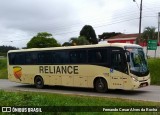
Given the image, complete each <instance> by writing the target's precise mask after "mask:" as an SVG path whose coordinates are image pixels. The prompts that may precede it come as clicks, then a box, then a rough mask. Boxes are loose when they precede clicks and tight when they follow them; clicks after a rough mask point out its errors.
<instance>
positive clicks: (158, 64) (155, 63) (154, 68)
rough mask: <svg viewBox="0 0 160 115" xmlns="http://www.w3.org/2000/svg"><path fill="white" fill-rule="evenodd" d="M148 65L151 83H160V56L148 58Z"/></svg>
mask: <svg viewBox="0 0 160 115" xmlns="http://www.w3.org/2000/svg"><path fill="white" fill-rule="evenodd" d="M148 66H149V70H150V75H151V84H152V85H160V79H159V77H160V58H157V59H154V58H151V59H148Z"/></svg>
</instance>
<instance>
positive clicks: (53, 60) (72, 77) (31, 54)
mask: <svg viewBox="0 0 160 115" xmlns="http://www.w3.org/2000/svg"><path fill="white" fill-rule="evenodd" d="M7 55H8V56H7V57H8V58H7V59H8V62H7V63H8V79H9V80H10V81H14V82H19V83H25V84H33V85H35V86H36V87H37V88H43V87H44V86H45V85H51V86H69V87H85V88H94V89H95V90H96V91H97V92H106V91H108V89H123V90H133V89H137V88H141V87H146V86H149V85H150V80H151V78H150V73H149V69H148V65H147V61H146V57H145V54H144V52H143V48H142V47H141V46H139V45H136V44H127V43H106V44H97V45H81V46H67V47H53V48H32V49H21V50H10V51H9V52H8V54H7Z"/></svg>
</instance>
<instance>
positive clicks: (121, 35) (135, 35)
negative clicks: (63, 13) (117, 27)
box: [108, 34, 138, 39]
mask: <svg viewBox="0 0 160 115" xmlns="http://www.w3.org/2000/svg"><path fill="white" fill-rule="evenodd" d="M137 37H138V34H119V35H116V36H113V37H110V38H108V39H117V38H137Z"/></svg>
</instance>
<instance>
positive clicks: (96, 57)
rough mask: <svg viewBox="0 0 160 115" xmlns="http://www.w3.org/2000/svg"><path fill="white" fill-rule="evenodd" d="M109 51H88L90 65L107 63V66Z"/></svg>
mask: <svg viewBox="0 0 160 115" xmlns="http://www.w3.org/2000/svg"><path fill="white" fill-rule="evenodd" d="M107 60H108V58H107V49H95V50H94V49H92V50H89V51H88V62H89V63H105V64H107Z"/></svg>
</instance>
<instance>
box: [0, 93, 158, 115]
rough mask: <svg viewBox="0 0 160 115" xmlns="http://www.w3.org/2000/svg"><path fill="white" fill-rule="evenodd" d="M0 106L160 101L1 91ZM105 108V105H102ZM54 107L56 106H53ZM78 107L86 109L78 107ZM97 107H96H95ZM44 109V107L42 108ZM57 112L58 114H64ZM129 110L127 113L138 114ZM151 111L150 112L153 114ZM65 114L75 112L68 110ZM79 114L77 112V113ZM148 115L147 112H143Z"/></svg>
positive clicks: (107, 104) (156, 104) (154, 103)
mask: <svg viewBox="0 0 160 115" xmlns="http://www.w3.org/2000/svg"><path fill="white" fill-rule="evenodd" d="M0 95H1V96H0V102H1V103H0V106H36V107H37V106H72V107H73V106H86V107H87V106H90V107H91V106H97V107H98V106H105V107H106V106H108V107H111V106H112V107H118V106H119V107H121V106H126V107H128V106H129V107H135V106H159V105H160V102H145V101H132V100H127V99H119V98H117V99H115V98H113V99H112V98H105V97H88V96H74V95H63V94H49V93H33V92H6V91H0ZM102 108H103V107H102ZM52 109H54V108H52ZM77 109H78V110H79V109H84V108H81V107H77ZM95 109H96V108H95ZM42 110H43V109H42ZM62 113H63V112H57V113H56V114H62ZM84 113H85V114H89V115H90V114H91V115H92V114H105V112H78V114H84ZM138 113H139V112H133V113H132V112H129V113H127V114H131V115H132V114H138ZM152 113H153V112H150V113H149V114H152ZM63 114H73V115H74V114H75V113H74V112H71V113H70V112H68V113H63ZM76 114H77V113H76ZM106 114H118V115H123V114H124V112H114V113H112V112H107V113H106ZM141 114H144V115H146V113H143V112H141Z"/></svg>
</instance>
